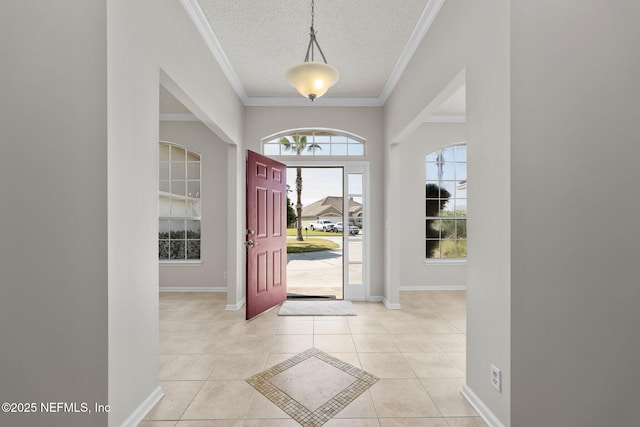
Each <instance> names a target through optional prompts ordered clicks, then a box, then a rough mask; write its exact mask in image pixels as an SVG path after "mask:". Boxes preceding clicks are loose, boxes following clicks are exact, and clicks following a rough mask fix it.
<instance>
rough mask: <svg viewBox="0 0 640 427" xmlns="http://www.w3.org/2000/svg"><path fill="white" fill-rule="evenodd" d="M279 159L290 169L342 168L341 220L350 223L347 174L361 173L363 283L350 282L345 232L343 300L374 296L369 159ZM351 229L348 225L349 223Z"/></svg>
mask: <svg viewBox="0 0 640 427" xmlns="http://www.w3.org/2000/svg"><path fill="white" fill-rule="evenodd" d="M271 157H273V158H274V159H276V160H278V161H279V162H282V163H284V164H285V165H287V167H288V168H296V167H301V168H305V167H307V168H322V167H339V168H342V176H343V189H342V200H343V203H344V205H343V218H342V223H343V226H344V224H347V223H348V222H349V220H348V215H349V210H348V191H347V190H348V188H347V185H348V182H347V177H348V174H349V173H361V174H362V186H363V189H362V190H363V194H362V197H363V202H364V203H363V204H364V208H363V212H364V213H363V217H364V219H365V220H364V224H363V228H362V284H361V285H351V284H350V283H349V271H348V268H349V254H348V250H349V247H348V244H349V241H348V238H349V233H348V232H347V233H344V232H343V233H342V237H343V240H342V268H343V291H344V299H345V300H350V301H369V300H370V299H371V295H370V283H371V282H370V263H369V260H370V259H371V257H370V253H371V247H370V239H369V237H368V236H370V234H369V233H370V229H371V219H370V209H369V205H370V202H369V201H370V199H371V198H370V190H369V181H370V179H369V172H370V170H369V162H368V161H366V160H359V161H358V160H356V161H354V160H342V161H341V160H298V159H290V158H282V157H281V156H271ZM347 229H348V226H347Z"/></svg>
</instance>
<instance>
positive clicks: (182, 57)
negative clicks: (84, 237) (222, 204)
mask: <svg viewBox="0 0 640 427" xmlns="http://www.w3.org/2000/svg"><path fill="white" fill-rule="evenodd" d="M107 23H108V25H107V35H108V37H107V46H108V64H109V67H108V70H109V72H108V88H109V92H108V99H109V110H108V114H109V129H108V134H109V142H108V146H109V149H108V153H109V154H108V177H109V179H108V185H109V402H110V403H111V404H112V408H113V409H112V412H111V414H110V416H109V425H110V426H116V425H120V424H121V423H122V422H124V421H125V420H129V421H131V420H132V418H130V417H132V416H133V417H135V416H136V415H137V414H138V412H137V411H142V412H145V411H146V410H148V409H149V408H148V407H146V406H145V405H148V404H149V403H150V402H149V401H148V399H151V401H153V399H155V398H157V393H158V391H159V389H158V386H159V383H158V365H157V363H158V362H157V354H158V282H159V271H158V270H159V269H158V259H157V258H158V257H157V233H158V223H157V215H158V197H157V191H158V187H157V185H158V184H157V180H158V139H159V131H158V127H159V105H158V98H159V90H158V88H159V85H160V80H161V79H162V84H163V86H164V87H165V88H166V89H167V90H168V91H169V92H170V93H171V94H172V95H174V96H175V97H176V98H177V99H178V100H179V101H180V102H182V104H184V105H185V106H186V107H188V108H189V110H190V111H192V112H193V113H194V114H196V115H197V116H198V118H200V120H201V121H202V122H203V123H204V124H205V125H206V126H207V127H209V128H210V129H211V130H212V131H214V132H215V133H216V134H217V135H218V136H219V137H220V138H221V139H223V140H225V141H227V142H231V143H239V142H240V137H241V134H242V120H243V113H244V110H243V107H242V104H241V103H240V101H239V99H238V98H237V97H236V95H235V92H233V89H232V88H231V86H230V85H229V83H228V81H227V80H226V78H225V77H224V74H223V72H222V70H221V69H220V68H219V66H218V64H217V63H216V62H215V60H214V59H213V57H212V55H211V53H210V51H209V50H208V48H207V47H206V45H205V44H204V42H203V40H202V38H201V37H200V34H199V33H198V32H197V30H196V28H195V26H194V25H193V23H192V22H191V20H190V18H189V17H188V15H187V13H186V12H185V10H184V9H183V7H182V5H181V4H180V2H177V1H173V0H159V1H158V0H153V1H152V0H143V1H137V2H130V1H126V0H113V1H109V2H107ZM151 403H152V402H151Z"/></svg>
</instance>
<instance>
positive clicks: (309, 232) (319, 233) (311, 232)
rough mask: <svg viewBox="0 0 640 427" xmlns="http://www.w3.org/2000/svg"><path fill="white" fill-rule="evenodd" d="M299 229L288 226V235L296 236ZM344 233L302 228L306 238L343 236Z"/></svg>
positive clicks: (303, 235)
mask: <svg viewBox="0 0 640 427" xmlns="http://www.w3.org/2000/svg"><path fill="white" fill-rule="evenodd" d="M296 232H297V230H296V229H295V228H287V236H295V235H296ZM341 235H342V233H334V232H331V231H317V230H316V231H314V230H311V229H309V230H307V231H305V229H304V228H303V229H302V237H303V238H306V237H307V236H341Z"/></svg>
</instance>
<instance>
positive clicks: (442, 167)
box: [425, 144, 467, 259]
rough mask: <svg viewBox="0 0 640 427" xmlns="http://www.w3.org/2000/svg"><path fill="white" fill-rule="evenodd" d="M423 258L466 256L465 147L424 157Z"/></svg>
mask: <svg viewBox="0 0 640 427" xmlns="http://www.w3.org/2000/svg"><path fill="white" fill-rule="evenodd" d="M426 170H427V173H426V185H425V190H426V191H425V206H426V236H425V237H426V249H425V258H427V259H466V257H467V145H466V144H457V145H452V146H449V147H445V148H442V149H439V150H437V151H434V152H432V153H429V154H427V156H426Z"/></svg>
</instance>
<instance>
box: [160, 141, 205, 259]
mask: <svg viewBox="0 0 640 427" xmlns="http://www.w3.org/2000/svg"><path fill="white" fill-rule="evenodd" d="M161 144H165V145H168V146H169V147H170V148H171V147H177V148H180V149H183V150H185V161H184V162H185V166H186V170H185V178H184V181H185V186H186V187H185V193H187V192H188V186H189V185H188V184H189V182H197V183H198V186H197V187H198V188H199V192H198V193H197V194H196V195H190V194H185V195H184V196H182V195H179V194H174V193H172V192H170V191H168V192H167V191H161V188H162V187H161V186H160V182H161V181H165V180H161V179H160V178H161V177H160V171H159V173H158V183H159V187H158V198H159V199H160V198H162V197H168V198H169V199H170V200H184V201H185V202H187V203H188V202H195V203H197V205H198V209H197V211H198V215H176V216H174V215H171V213H170V215H169V216H160V212H158V233H160V225H161V223H162V221H198V222H199V225H200V226H199V230H200V238H199V239H198V240H199V241H200V257H199V258H197V259H188V258H186V256H187V241H188V240H189V239H188V238H187V236H186V235H185V237H184V239H180V240H184V241H185V249H184V250H185V258H183V259H171V258H169V259H160V254H158V259H159V262H160V264H161V265H167V266H171V265H201V264H202V199H201V195H202V155H201V154H200V153H198V152H196V151H194V150H191V149H190V148H188V147H185V146H184V145H181V144H177V143H175V142H171V141H165V140H161V141H159V146H160V145H161ZM169 152H170V153H171V150H169ZM190 153H191V154H193V155H196V156H198V159H199V160H198V161H197V162H195V161H190V160H189V154H190ZM161 163H163V161H160V158H159V156H158V165H159V167H160V165H161ZM167 163H168V168H169V179H168V182H169V185H171V184H170V183H171V170H172V167H171V165H172V160H171V154H170V157H169V160H168V161H167ZM190 163H191V164H193V163H198V168H199V169H198V177H199V178H198V179H189V176H188V171H189V167H188V166H189V164H190ZM159 203H161V202H160V200H159ZM187 231H188V226H185V233H187ZM159 237H160V236H159V235H158V245H160V240H164V239H160V238H159ZM168 240H169V242H170V241H171V239H170V238H169V239H168ZM169 244H170V243H169Z"/></svg>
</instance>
